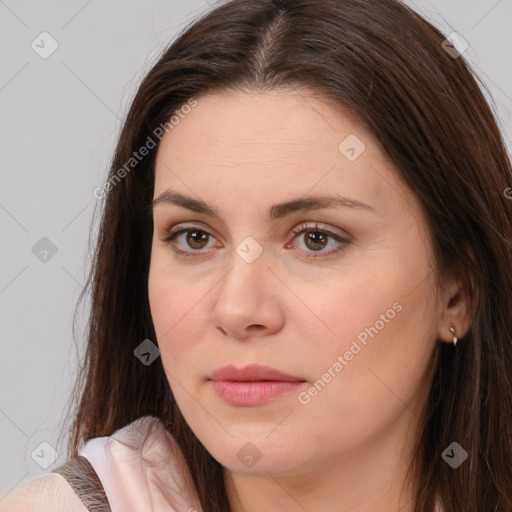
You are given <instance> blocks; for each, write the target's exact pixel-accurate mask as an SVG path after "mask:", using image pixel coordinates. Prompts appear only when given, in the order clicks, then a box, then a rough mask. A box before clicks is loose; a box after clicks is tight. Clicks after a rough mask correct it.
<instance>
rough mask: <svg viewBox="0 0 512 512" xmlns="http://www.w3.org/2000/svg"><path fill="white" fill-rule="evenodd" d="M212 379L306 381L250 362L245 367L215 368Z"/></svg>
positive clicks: (228, 366)
mask: <svg viewBox="0 0 512 512" xmlns="http://www.w3.org/2000/svg"><path fill="white" fill-rule="evenodd" d="M210 380H229V381H235V382H256V381H264V380H269V381H283V382H304V379H302V378H301V377H295V376H293V375H288V374H286V373H283V372H281V371H279V370H276V369H274V368H270V367H268V366H261V365H259V364H250V365H248V366H244V367H243V368H237V367H236V366H235V365H227V366H222V367H221V368H218V369H217V370H215V371H214V372H213V373H212V375H211V377H210Z"/></svg>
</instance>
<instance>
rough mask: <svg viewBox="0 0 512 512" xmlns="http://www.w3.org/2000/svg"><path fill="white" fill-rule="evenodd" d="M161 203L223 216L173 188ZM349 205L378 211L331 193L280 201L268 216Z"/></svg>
mask: <svg viewBox="0 0 512 512" xmlns="http://www.w3.org/2000/svg"><path fill="white" fill-rule="evenodd" d="M161 204H169V205H176V206H181V207H182V208H186V209H188V210H192V211H194V212H197V213H204V214H206V215H211V216H213V217H217V218H219V219H220V218H221V216H220V215H219V213H218V211H217V210H216V209H215V208H214V207H213V206H211V205H209V204H207V203H205V202H204V201H202V200H200V199H195V198H193V197H190V196H186V195H184V194H180V193H179V192H176V191H173V190H171V189H168V190H166V191H165V192H163V193H162V194H160V195H159V196H158V197H157V198H156V199H154V200H153V209H154V208H155V207H156V206H158V205H161ZM336 207H338V208H339V207H348V208H357V209H362V210H367V211H369V212H372V213H376V212H375V210H374V209H373V208H372V207H371V206H370V205H368V204H366V203H362V202H361V201H358V200H356V199H352V198H350V197H344V196H340V195H338V194H331V195H327V196H308V197H301V198H298V199H292V200H291V201H286V202H284V203H278V204H274V205H273V206H271V207H270V208H269V210H268V218H269V219H270V220H275V219H280V218H282V217H285V216H287V215H290V214H291V213H294V212H298V211H303V210H317V209H321V208H336Z"/></svg>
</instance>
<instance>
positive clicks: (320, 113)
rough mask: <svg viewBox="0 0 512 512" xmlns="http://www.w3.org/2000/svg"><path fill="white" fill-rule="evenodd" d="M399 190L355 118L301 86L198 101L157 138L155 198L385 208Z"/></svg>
mask: <svg viewBox="0 0 512 512" xmlns="http://www.w3.org/2000/svg"><path fill="white" fill-rule="evenodd" d="M347 141H348V142H347ZM347 150H349V152H348V153H347ZM351 150H353V151H351ZM354 156H355V157H356V158H354ZM349 157H350V158H349ZM402 187H403V184H402V183H401V181H400V179H399V178H398V175H397V173H396V171H395V170H394V169H393V166H392V165H391V163H390V162H389V161H388V160H387V159H386V158H385V156H384V154H383V152H382V151H381V149H380V147H379V144H378V142H377V141H376V140H375V139H374V138H373V137H372V136H371V135H370V134H369V133H368V132H367V131H366V130H365V129H364V127H363V126H362V124H361V123H359V122H358V120H357V119H356V118H355V117H353V116H351V115H349V114H348V113H346V112H344V111H343V110H342V109H341V108H340V107H339V106H337V105H334V104H333V103H332V102H329V101H328V100H326V99H324V98H323V97H322V96H319V95H318V94H315V93H313V92H311V91H309V90H307V89H295V88H289V89H281V90H274V91H265V92H259V91H248V92H236V93H235V92H230V93H218V94H217V93H216V94H207V95H205V96H201V97H199V98H198V99H197V105H196V106H195V107H194V108H192V109H190V111H189V113H187V114H186V115H183V116H181V118H180V121H179V123H177V124H176V125H174V126H173V128H172V129H171V130H170V131H169V132H168V133H166V134H165V135H164V137H163V138H162V141H161V143H160V146H159V149H158V154H157V160H156V168H155V193H154V196H155V197H156V196H158V195H159V194H161V193H162V192H163V191H164V190H166V189H167V188H173V189H174V190H176V189H178V191H180V192H183V193H186V194H187V195H191V194H190V193H192V194H193V195H196V196H198V197H200V198H202V199H203V198H204V199H208V202H212V201H214V198H218V199H219V201H221V202H225V201H224V199H225V198H226V197H229V198H230V202H233V203H238V204H241V203H243V204H245V205H248V204H250V203H255V198H256V197H258V201H260V202H261V201H263V202H264V201H265V200H266V199H267V198H268V202H269V204H270V203H271V202H272V203H274V202H279V201H283V200H286V199H288V198H296V197H299V196H305V195H307V194H308V192H314V193H315V194H322V193H324V194H325V193H329V192H338V193H340V194H343V195H344V196H350V197H354V198H356V199H358V200H360V201H362V202H365V203H369V204H372V206H373V207H374V208H375V209H376V210H377V209H381V211H385V210H386V209H387V208H388V207H389V204H390V201H395V205H396V204H397V198H396V197H394V196H396V195H397V192H398V193H399V194H402V195H403V194H407V192H406V191H401V190H400V189H401V188H402ZM210 200H211V201H210ZM230 213H231V212H230Z"/></svg>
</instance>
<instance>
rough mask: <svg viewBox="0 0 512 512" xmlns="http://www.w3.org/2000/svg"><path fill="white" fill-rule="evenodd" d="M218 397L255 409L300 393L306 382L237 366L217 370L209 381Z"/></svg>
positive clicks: (269, 370)
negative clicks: (288, 395) (299, 390)
mask: <svg viewBox="0 0 512 512" xmlns="http://www.w3.org/2000/svg"><path fill="white" fill-rule="evenodd" d="M209 381H210V382H211V384H212V386H213V388H214V390H215V392H216V393H217V395H218V397H219V398H220V399H222V400H223V401H224V402H227V403H228V404H230V405H235V406H239V407H251V406H252V407H253V406H257V405H263V404H265V403H268V402H270V401H272V400H274V399H275V398H277V397H280V396H283V395H286V394H288V393H290V392H293V391H296V390H298V388H300V387H301V386H302V385H303V384H304V383H305V382H306V381H305V380H304V379H303V378H302V377H297V376H294V375H289V374H286V373H283V372H281V371H279V370H276V369H274V368H270V367H268V366H261V365H256V364H251V365H248V366H245V367H243V368H237V367H236V366H234V365H228V366H223V367H221V368H219V369H217V370H215V371H214V372H213V373H212V375H211V377H210V378H209Z"/></svg>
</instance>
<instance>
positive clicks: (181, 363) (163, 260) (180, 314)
mask: <svg viewBox="0 0 512 512" xmlns="http://www.w3.org/2000/svg"><path fill="white" fill-rule="evenodd" d="M164 253H165V250H161V251H160V252H159V253H154V255H152V260H151V266H150V271H149V279H148V295H149V304H150V309H151V316H152V319H153V325H154V327H155V332H156V336H157V342H158V347H159V349H160V353H161V357H162V363H163V365H164V369H165V370H166V372H168V374H169V373H170V374H172V375H175V376H176V377H178V376H179V375H181V377H180V380H182V379H183V377H182V376H183V375H186V376H187V379H188V378H189V376H190V375H191V373H192V372H191V371H190V369H191V368H197V345H198V344H200V343H201V341H202V340H205V338H206V334H205V329H206V325H205V323H204V321H202V320H201V319H206V318H209V317H208V313H207V311H206V309H207V307H208V297H207V296H206V294H207V291H208V289H209V286H208V283H207V282H206V281H205V280H204V279H201V278H200V277H196V278H194V279H190V278H187V279H185V278H184V277H183V273H181V274H180V273H179V272H177V271H176V268H172V266H171V265H170V261H171V259H170V258H169V257H168V256H167V257H166V255H165V254H164ZM188 275H189V274H187V276H188ZM212 286H213V285H212ZM210 288H211V286H210ZM168 376H169V375H168ZM171 385H172V382H171Z"/></svg>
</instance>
